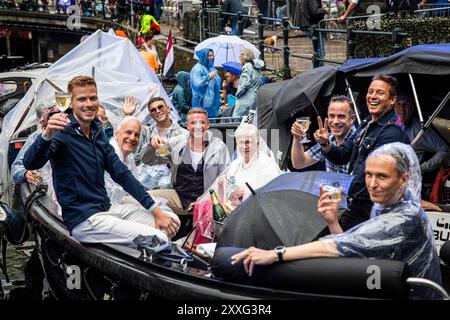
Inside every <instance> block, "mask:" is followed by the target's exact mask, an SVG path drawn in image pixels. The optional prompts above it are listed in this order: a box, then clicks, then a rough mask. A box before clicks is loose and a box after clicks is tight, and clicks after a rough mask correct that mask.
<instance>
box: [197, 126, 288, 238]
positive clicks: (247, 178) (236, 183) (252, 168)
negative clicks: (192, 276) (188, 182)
mask: <svg viewBox="0 0 450 320" xmlns="http://www.w3.org/2000/svg"><path fill="white" fill-rule="evenodd" d="M235 137H236V140H238V139H239V138H240V137H251V138H252V139H254V141H257V143H254V144H252V145H251V146H250V148H256V150H254V153H253V156H252V157H251V158H250V159H249V162H248V163H246V162H245V161H244V154H243V153H242V152H241V150H240V149H239V148H238V150H237V154H236V159H234V160H233V161H232V162H231V163H230V164H229V165H228V167H226V168H225V170H224V171H223V172H222V173H221V174H220V175H219V177H217V179H216V180H215V181H214V183H213V184H212V185H211V186H210V187H209V188H208V190H206V191H205V193H204V194H203V195H201V196H200V197H199V198H198V200H197V202H198V203H199V205H198V207H197V204H196V208H195V210H194V223H195V224H196V225H197V227H198V231H199V233H200V235H201V236H203V237H206V239H211V238H212V229H213V227H212V211H211V210H210V209H211V208H210V207H211V205H210V204H209V203H206V204H205V201H206V202H210V195H209V190H210V189H213V190H215V191H216V193H217V195H218V197H219V200H220V202H221V203H222V205H223V206H224V207H225V209H226V210H228V211H232V210H234V209H235V208H237V207H238V206H239V205H240V204H241V202H242V201H244V200H245V199H247V198H248V197H249V196H250V194H251V192H250V190H249V189H248V187H247V186H246V183H248V184H249V185H250V186H251V187H252V188H253V189H254V190H256V189H258V188H261V187H263V186H264V185H266V184H267V183H268V182H270V181H271V180H273V179H274V178H276V177H278V176H279V175H280V174H281V173H282V171H281V170H280V168H279V167H278V164H277V162H276V161H275V158H274V156H273V154H272V152H271V150H270V149H269V147H268V146H267V144H266V142H265V141H264V139H262V138H261V137H260V135H259V133H258V129H257V128H256V127H255V126H254V125H252V124H247V123H243V124H241V125H240V126H239V127H238V128H237V129H236V132H235ZM237 188H241V190H243V197H242V199H237V198H236V197H234V196H233V193H234V192H235V191H236V189H237Z"/></svg>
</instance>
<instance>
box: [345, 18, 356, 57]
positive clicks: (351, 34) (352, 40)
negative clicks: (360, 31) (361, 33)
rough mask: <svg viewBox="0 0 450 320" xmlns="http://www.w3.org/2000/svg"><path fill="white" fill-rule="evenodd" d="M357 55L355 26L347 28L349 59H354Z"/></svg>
mask: <svg viewBox="0 0 450 320" xmlns="http://www.w3.org/2000/svg"><path fill="white" fill-rule="evenodd" d="M354 56H355V33H354V32H353V26H350V27H348V29H347V59H353V57H354Z"/></svg>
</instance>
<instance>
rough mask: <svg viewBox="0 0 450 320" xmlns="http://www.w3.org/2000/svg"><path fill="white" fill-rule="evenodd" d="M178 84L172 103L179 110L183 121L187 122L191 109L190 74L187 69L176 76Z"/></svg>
mask: <svg viewBox="0 0 450 320" xmlns="http://www.w3.org/2000/svg"><path fill="white" fill-rule="evenodd" d="M175 77H176V79H177V82H178V84H177V85H176V87H175V89H173V93H172V104H173V106H174V107H175V109H176V110H177V111H178V115H179V116H180V119H181V121H183V122H186V119H187V113H188V111H189V95H190V88H189V85H188V81H189V77H190V74H189V72H186V71H179V72H178V73H177V75H176V76H175Z"/></svg>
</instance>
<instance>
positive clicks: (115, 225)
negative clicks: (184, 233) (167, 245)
mask: <svg viewBox="0 0 450 320" xmlns="http://www.w3.org/2000/svg"><path fill="white" fill-rule="evenodd" d="M68 91H69V93H70V94H71V96H72V98H71V105H72V108H71V109H69V110H68V111H67V113H57V114H54V115H53V116H52V117H51V118H50V119H49V121H48V125H47V127H46V128H45V130H44V131H43V134H42V135H40V136H38V137H37V139H36V141H35V143H33V145H32V146H31V147H30V149H28V150H27V152H26V153H25V157H24V161H23V163H24V166H25V168H26V169H27V170H34V169H39V168H41V167H42V166H43V165H44V164H45V163H46V162H47V161H48V160H50V161H51V164H52V169H53V178H54V179H53V183H54V185H55V190H56V194H57V198H58V201H59V204H60V205H61V208H62V214H63V222H64V224H65V225H66V226H67V228H68V229H69V231H70V233H71V235H72V236H73V237H74V238H75V239H77V240H79V241H81V242H114V243H121V244H125V245H133V239H134V238H136V237H137V236H138V235H144V236H150V235H157V236H158V237H159V238H161V239H163V240H168V238H170V237H172V236H174V235H175V234H176V232H177V231H178V228H179V224H178V223H177V221H176V220H174V219H172V218H171V216H169V215H168V214H167V213H165V212H164V211H162V210H161V208H159V207H158V206H157V205H156V204H155V202H154V201H153V199H152V198H151V197H150V196H149V195H148V193H147V192H146V189H145V188H144V186H142V184H140V183H139V182H138V181H137V180H136V178H135V177H134V176H133V174H132V173H131V172H130V171H129V169H128V168H127V167H126V166H125V165H124V164H123V163H122V162H121V161H120V159H119V157H118V156H117V154H116V152H115V151H114V148H113V147H112V146H111V145H110V144H109V142H108V139H107V137H106V135H105V133H104V132H103V130H102V128H101V122H100V120H99V119H98V118H97V112H98V108H99V100H98V94H97V85H96V83H95V80H94V79H93V78H90V77H86V76H78V77H75V78H73V79H72V80H70V82H69V84H68ZM105 171H107V172H108V173H109V174H110V176H111V178H112V179H113V180H114V181H115V182H117V183H118V184H119V185H121V186H122V187H123V189H124V190H125V191H127V192H128V193H129V194H130V195H132V196H133V197H134V198H135V199H136V200H138V201H139V203H140V204H141V205H142V206H143V207H144V208H145V209H143V208H139V207H137V206H133V205H120V206H113V207H111V203H110V199H109V198H108V196H107V192H106V190H105V180H104V173H105ZM148 211H150V212H148ZM149 214H152V215H153V217H154V220H155V224H154V225H148V224H145V223H142V221H143V219H141V218H142V216H143V215H149Z"/></svg>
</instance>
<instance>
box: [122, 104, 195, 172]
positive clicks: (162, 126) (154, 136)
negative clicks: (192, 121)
mask: <svg viewBox="0 0 450 320" xmlns="http://www.w3.org/2000/svg"><path fill="white" fill-rule="evenodd" d="M147 106H148V111H149V112H150V116H151V117H152V119H153V120H155V122H154V123H152V124H151V125H150V126H144V130H143V132H142V133H143V137H142V142H141V146H140V148H138V155H137V158H138V160H141V161H142V162H144V163H146V164H148V165H155V164H161V163H167V158H166V157H165V156H164V155H160V154H159V153H157V152H156V151H157V150H158V149H159V148H160V147H161V146H162V145H167V144H168V141H169V139H172V138H173V137H176V136H180V135H184V136H187V135H188V132H187V130H186V129H183V128H182V127H180V125H179V124H178V123H177V122H176V121H173V120H172V119H170V117H169V114H170V108H169V107H168V106H167V103H166V101H165V100H164V99H163V98H161V97H154V98H152V99H150V101H149V102H148V105H147ZM133 112H134V110H133ZM133 112H131V114H132V113H133ZM131 114H130V112H129V111H128V112H126V115H131Z"/></svg>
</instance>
